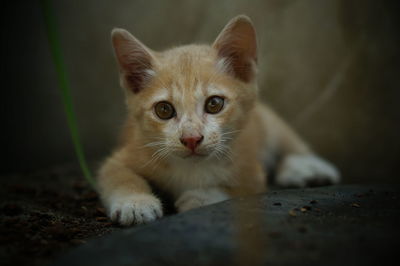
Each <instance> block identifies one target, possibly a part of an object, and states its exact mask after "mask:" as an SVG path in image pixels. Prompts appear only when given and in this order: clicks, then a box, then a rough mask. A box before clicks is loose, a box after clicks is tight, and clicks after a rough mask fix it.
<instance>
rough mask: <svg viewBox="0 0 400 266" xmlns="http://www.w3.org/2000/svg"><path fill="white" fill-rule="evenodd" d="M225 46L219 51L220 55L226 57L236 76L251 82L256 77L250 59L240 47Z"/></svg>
mask: <svg viewBox="0 0 400 266" xmlns="http://www.w3.org/2000/svg"><path fill="white" fill-rule="evenodd" d="M224 48H225V49H224ZM224 48H222V49H220V50H219V51H218V56H219V57H221V58H226V60H227V61H228V64H229V67H230V68H231V69H232V71H233V73H234V75H235V77H236V78H238V79H240V80H241V81H243V82H250V81H251V80H252V79H253V78H254V66H253V64H252V62H251V61H250V59H249V58H248V57H247V56H246V55H245V53H244V52H243V51H241V50H240V49H232V48H231V47H224Z"/></svg>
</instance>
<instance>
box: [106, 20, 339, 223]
mask: <svg viewBox="0 0 400 266" xmlns="http://www.w3.org/2000/svg"><path fill="white" fill-rule="evenodd" d="M112 43H113V46H114V49H115V55H116V58H117V61H118V64H119V68H120V83H121V86H122V87H123V88H124V89H125V94H126V103H127V109H128V118H127V122H126V127H125V129H124V132H123V140H122V144H121V145H120V146H119V147H118V148H117V149H116V150H115V152H114V153H113V154H112V155H111V156H110V157H109V158H108V159H107V160H106V161H105V163H104V164H103V166H102V167H101V169H100V171H99V175H98V189H99V192H100V195H101V198H102V200H103V203H104V205H105V206H106V208H107V210H108V213H109V216H110V217H111V219H112V220H114V221H116V222H119V223H120V224H122V225H130V224H132V223H146V222H150V221H152V220H155V219H156V218H158V217H161V216H162V215H163V210H162V205H161V202H160V200H159V199H158V198H157V197H156V196H155V195H154V194H152V190H151V188H150V186H149V182H151V183H152V184H155V186H157V187H159V188H161V189H163V190H165V191H167V192H169V193H171V195H172V196H173V197H174V199H175V206H176V208H177V210H178V211H179V212H183V211H186V210H190V209H193V208H197V207H200V206H204V205H208V204H212V203H216V202H220V201H223V200H226V199H229V198H231V197H233V196H237V195H247V194H255V193H260V192H264V191H265V190H266V175H267V173H266V171H265V166H266V165H271V164H275V166H276V167H277V177H276V182H277V184H279V185H282V186H295V187H304V186H306V185H307V184H309V182H314V181H316V182H319V183H337V182H338V181H339V173H338V171H337V170H336V169H335V167H334V166H332V165H331V164H330V163H328V162H326V161H324V160H323V159H321V158H320V157H318V156H317V155H315V154H314V153H313V152H312V151H311V150H310V148H309V147H307V145H306V144H305V143H304V142H303V141H302V140H301V139H300V138H299V137H298V136H297V135H296V134H295V133H294V132H293V131H292V130H291V129H290V128H289V127H288V126H287V125H286V124H285V123H284V122H282V120H280V118H279V117H278V116H277V115H275V114H274V113H273V112H272V111H271V110H270V109H268V107H266V106H265V105H263V104H261V103H260V102H258V100H257V82H256V63H257V44H256V33H255V30H254V27H253V24H252V22H251V21H250V19H249V18H248V17H246V16H243V15H241V16H238V17H236V18H234V19H232V20H231V21H230V22H229V23H228V24H227V25H226V26H225V28H224V29H223V30H222V32H221V33H220V34H219V36H218V37H217V39H216V41H215V42H214V44H213V45H212V46H208V45H187V46H180V47H177V48H173V49H170V50H167V51H165V52H162V53H159V52H154V51H152V50H150V49H149V48H147V47H146V46H145V45H144V44H142V43H141V42H140V41H139V40H137V39H136V38H135V37H133V36H132V35H131V34H130V33H129V32H127V31H125V30H123V29H114V30H113V31H112ZM278 157H279V158H280V160H279V161H277V158H278Z"/></svg>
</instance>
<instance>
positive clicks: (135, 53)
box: [113, 16, 257, 159]
mask: <svg viewBox="0 0 400 266" xmlns="http://www.w3.org/2000/svg"><path fill="white" fill-rule="evenodd" d="M113 45H114V48H115V52H116V57H117V59H118V63H119V65H120V74H121V75H120V80H121V85H122V87H124V88H125V89H126V92H127V104H128V109H129V112H130V116H131V117H132V118H133V119H132V121H131V122H132V123H135V129H137V133H138V135H139V136H140V137H141V139H142V142H143V146H144V147H147V148H149V149H152V150H153V157H154V158H177V157H178V158H186V159H188V158H196V159H202V158H203V159H206V158H217V159H227V158H228V159H229V156H230V154H229V150H230V145H231V143H232V142H233V140H234V138H235V135H236V133H238V132H239V131H240V130H241V128H242V127H243V125H244V123H245V122H246V116H247V115H248V114H249V112H250V110H251V108H252V106H253V105H254V102H255V97H256V82H255V64H256V61H257V58H256V37H255V31H254V28H253V26H252V24H251V21H250V20H249V19H248V18H247V17H244V16H239V17H237V18H236V19H234V20H232V21H231V22H230V23H228V25H227V26H226V27H225V28H224V29H223V31H222V32H221V34H220V35H219V36H218V38H217V40H216V41H215V42H214V44H213V45H212V46H205V45H203V46H200V45H189V46H181V47H178V48H174V49H171V50H168V51H166V52H163V53H155V52H153V51H151V50H150V49H149V48H147V47H146V46H144V45H143V44H142V43H141V42H140V41H138V40H137V39H135V38H134V37H133V36H132V35H130V34H129V33H128V32H127V31H125V30H114V31H113Z"/></svg>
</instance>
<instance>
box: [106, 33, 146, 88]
mask: <svg viewBox="0 0 400 266" xmlns="http://www.w3.org/2000/svg"><path fill="white" fill-rule="evenodd" d="M111 38H112V43H113V46H114V51H115V56H116V58H117V61H118V64H119V67H120V75H121V76H120V79H121V86H122V87H123V88H125V89H128V90H131V91H132V92H133V93H138V92H139V91H140V90H142V89H143V87H144V86H145V83H146V82H148V81H149V80H150V78H151V77H152V74H153V73H154V71H153V70H152V67H153V63H154V56H153V55H152V52H151V51H150V49H149V48H147V47H146V46H145V45H144V44H142V43H141V42H140V41H139V40H138V39H136V38H135V37H133V36H132V35H131V34H130V33H129V32H128V31H126V30H124V29H114V30H113V31H112V32H111Z"/></svg>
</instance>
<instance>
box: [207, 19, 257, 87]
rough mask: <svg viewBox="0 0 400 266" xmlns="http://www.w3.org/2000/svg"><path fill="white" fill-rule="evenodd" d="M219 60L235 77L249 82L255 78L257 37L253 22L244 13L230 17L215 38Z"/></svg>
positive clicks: (214, 45)
mask: <svg viewBox="0 0 400 266" xmlns="http://www.w3.org/2000/svg"><path fill="white" fill-rule="evenodd" d="M213 47H214V48H215V49H217V51H218V56H219V57H220V60H222V61H220V62H223V65H224V67H225V68H226V67H227V68H228V71H229V72H231V73H232V74H233V75H234V76H235V77H236V78H238V79H240V80H242V81H244V82H250V81H252V80H253V79H254V78H255V74H256V64H257V37H256V31H255V29H254V26H253V23H252V22H251V20H250V18H249V17H247V16H245V15H239V16H237V17H235V18H233V19H231V20H230V21H229V22H228V24H227V25H226V26H225V28H224V29H223V30H222V32H221V33H220V34H219V35H218V37H217V39H216V40H215V42H214V44H213Z"/></svg>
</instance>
